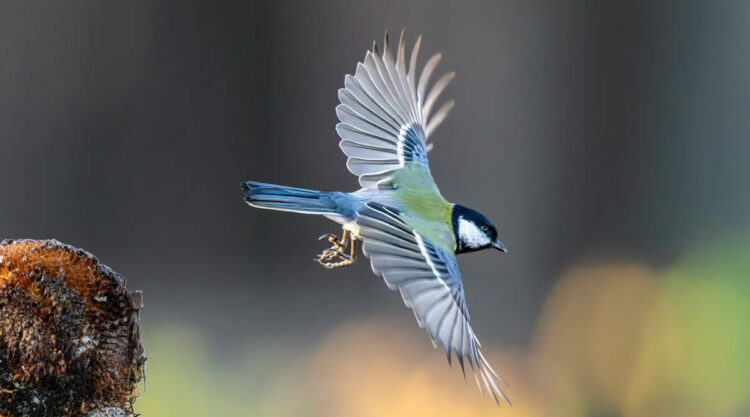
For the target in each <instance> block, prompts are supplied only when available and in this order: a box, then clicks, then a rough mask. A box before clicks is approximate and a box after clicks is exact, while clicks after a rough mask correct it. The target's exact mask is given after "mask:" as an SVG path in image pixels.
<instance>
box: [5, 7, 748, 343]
mask: <svg viewBox="0 0 750 417" xmlns="http://www.w3.org/2000/svg"><path fill="white" fill-rule="evenodd" d="M405 3H406V2H402V1H366V2H334V1H316V2H289V1H277V2H268V3H249V2H224V3H222V4H215V3H214V2H178V3H174V2H167V1H153V2H138V3H130V2H98V1H91V2H4V3H3V4H2V6H0V178H1V180H0V237H9V238H11V237H12V238H22V237H29V238H53V237H54V238H57V239H60V240H62V241H64V242H67V243H71V244H73V245H76V246H80V247H83V248H86V249H88V250H90V251H92V252H94V253H95V254H97V255H98V256H99V257H100V258H101V260H102V261H103V262H105V263H107V264H109V265H110V266H112V267H113V268H114V269H116V270H117V271H119V272H121V273H122V274H123V275H125V276H126V277H127V278H128V279H129V282H130V287H132V288H140V289H143V290H144V291H145V299H146V310H145V312H144V320H145V322H144V323H145V324H144V325H145V326H149V325H150V324H149V323H159V322H164V321H190V322H192V323H194V324H195V325H197V326H200V327H201V328H203V329H205V330H206V331H209V332H212V334H215V335H219V336H221V337H222V338H225V339H226V341H227V342H229V343H222V344H221V345H223V346H233V345H234V344H235V343H233V341H234V340H235V339H236V340H243V341H244V340H247V339H250V340H253V339H254V338H258V339H259V338H260V335H264V337H273V338H280V339H289V340H292V341H302V340H306V339H308V338H311V337H312V338H314V337H316V335H317V334H319V333H320V332H323V331H326V330H327V329H330V328H331V327H332V326H334V325H336V324H337V323H339V322H341V321H342V320H347V319H349V318H352V317H355V318H356V317H364V316H367V315H370V314H373V313H376V312H383V311H385V312H389V314H392V315H393V317H395V318H396V319H397V320H402V321H403V322H404V323H406V322H411V321H412V320H413V318H412V315H411V313H409V312H407V311H406V310H405V309H404V308H403V306H402V302H401V300H400V297H399V296H398V295H397V294H394V293H391V292H389V291H388V290H387V289H386V288H385V286H384V285H383V283H382V281H381V279H379V278H376V277H374V276H372V275H371V274H370V273H369V269H368V266H367V264H366V262H360V263H358V264H357V265H356V266H354V267H352V268H348V269H342V270H336V271H325V270H323V269H322V268H320V267H318V266H316V265H315V264H313V263H312V262H311V260H312V257H313V255H314V254H316V253H317V252H319V251H320V250H321V249H322V248H323V247H324V245H323V244H322V243H321V242H317V241H316V240H315V239H316V237H317V236H319V235H320V234H322V233H325V232H336V226H335V225H334V224H333V223H328V222H327V221H325V220H324V219H319V218H315V217H305V216H301V215H290V214H285V213H273V212H267V211H259V210H254V209H251V208H249V207H247V206H245V205H244V204H243V203H242V201H241V197H240V192H239V188H238V184H239V182H240V181H241V180H248V179H255V180H264V181H269V182H277V183H282V184H289V185H297V186H302V187H315V188H320V189H325V190H331V189H340V190H353V189H355V187H356V179H355V178H354V177H352V176H351V175H349V174H348V172H347V171H346V168H345V167H344V162H345V158H344V156H343V155H342V154H341V153H340V152H339V150H338V148H337V146H336V144H337V141H338V138H337V137H336V134H335V131H334V129H333V126H334V124H335V123H336V116H335V113H334V111H333V109H334V106H335V105H336V104H337V98H336V90H337V89H338V88H340V87H341V86H342V85H343V77H344V74H346V73H351V72H353V70H354V66H355V63H356V62H357V60H360V59H362V57H363V55H364V52H365V50H366V49H367V48H368V47H370V46H371V43H372V41H373V39H375V38H377V39H381V38H382V34H383V31H384V30H385V29H389V30H391V31H392V32H394V33H398V32H399V31H400V30H401V28H402V27H403V28H406V29H407V40H408V41H409V43H411V42H413V40H414V39H415V37H416V35H417V34H419V33H422V34H424V42H423V49H422V52H423V55H422V58H423V59H422V60H421V62H422V63H423V62H425V59H426V56H427V54H429V53H433V52H437V51H442V52H443V55H444V58H443V62H442V63H441V66H440V69H441V70H443V71H449V70H456V71H457V77H456V80H455V81H454V83H453V84H452V85H451V87H449V89H448V90H447V92H446V93H445V96H446V98H455V99H456V102H457V106H456V108H455V110H454V111H453V113H452V114H451V116H450V117H449V118H448V120H447V121H446V122H445V123H444V124H443V125H442V126H441V128H440V129H439V130H438V131H437V133H436V135H435V137H434V141H435V144H436V148H435V151H434V152H432V153H431V158H432V159H431V165H432V167H433V171H434V174H435V177H436V180H437V181H438V183H439V185H440V186H441V189H442V191H443V194H444V195H445V196H446V197H447V198H449V199H451V200H453V201H458V202H462V203H464V204H466V205H469V206H472V207H475V208H477V209H479V210H481V211H483V212H484V213H486V214H487V215H488V216H489V217H490V218H491V219H493V220H494V222H495V224H496V225H497V226H498V228H499V230H500V234H501V238H502V240H503V241H504V242H505V243H506V244H507V246H508V247H509V248H510V255H509V256H501V255H499V254H497V253H481V254H472V255H466V256H462V257H461V259H460V262H461V267H462V270H463V272H464V276H465V281H466V288H467V293H468V298H469V303H470V306H471V309H472V313H473V317H474V320H475V322H476V327H477V333H478V334H481V335H482V336H483V339H482V340H488V341H492V342H485V343H494V344H496V345H498V346H508V345H514V344H525V343H526V342H527V341H528V339H529V335H530V329H531V326H532V324H533V323H534V320H535V318H536V314H537V312H538V309H539V308H540V306H541V305H542V303H543V300H544V295H545V294H546V292H547V291H548V289H549V288H550V286H551V285H552V284H553V283H554V281H555V279H556V278H557V277H558V276H559V273H560V272H561V271H562V270H563V269H564V268H565V267H566V266H568V265H570V264H571V263H573V262H575V261H577V260H580V259H582V258H586V257H590V256H596V257H598V256H614V257H626V258H627V257H632V258H637V259H640V260H644V261H646V262H649V263H651V264H652V265H660V264H662V263H665V262H669V261H670V260H671V259H672V258H673V257H674V256H676V254H678V253H680V252H681V251H682V250H684V249H685V248H687V247H689V246H690V245H691V243H694V242H695V241H696V240H700V239H703V238H706V237H710V236H712V235H714V234H717V233H723V232H726V231H731V230H735V229H738V228H741V227H747V226H748V225H750V221H749V215H748V213H750V193H748V191H747V181H748V174H749V172H748V168H747V162H746V160H747V156H748V155H749V154H750V153H749V152H748V151H750V145H748V139H749V138H750V122H748V120H749V118H748V108H749V107H750V91H749V86H750V83H749V82H748V81H750V49H748V47H749V46H750V44H749V42H748V41H749V40H750V25H748V22H750V6H749V4H748V3H745V2H720V3H719V2H705V3H699V2H677V1H675V2H622V3H611V2H595V1H564V2H557V1H550V2H538V1H500V2H496V1H486V2H450V1H441V2H427V1H418V2H409V3H407V4H405Z"/></svg>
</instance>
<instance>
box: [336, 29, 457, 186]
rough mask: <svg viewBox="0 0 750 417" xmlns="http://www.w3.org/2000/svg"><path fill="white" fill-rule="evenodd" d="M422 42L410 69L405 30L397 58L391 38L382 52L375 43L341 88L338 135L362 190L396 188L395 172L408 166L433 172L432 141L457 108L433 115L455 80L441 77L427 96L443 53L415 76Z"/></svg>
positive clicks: (414, 51) (417, 45)
mask: <svg viewBox="0 0 750 417" xmlns="http://www.w3.org/2000/svg"><path fill="white" fill-rule="evenodd" d="M421 42H422V37H421V36H420V37H419V38H418V39H417V42H416V43H415V45H414V48H413V50H412V53H411V56H410V60H409V66H408V68H407V65H406V46H405V43H406V41H405V36H404V32H403V31H402V32H401V36H400V38H399V41H398V46H397V49H396V53H395V56H394V55H393V54H392V51H391V45H390V43H391V42H390V38H389V36H388V34H386V36H385V42H384V49H383V50H382V51H381V49H380V48H379V47H378V45H377V44H374V45H373V48H372V50H370V51H367V53H366V54H365V58H364V59H363V60H362V62H360V63H357V66H356V69H355V72H354V75H347V76H346V77H345V78H344V88H343V89H341V90H339V101H340V103H341V104H340V105H339V106H338V107H336V115H337V116H338V118H339V120H340V122H341V123H339V124H338V125H337V126H336V132H337V133H338V134H339V137H340V138H341V144H340V147H341V149H342V151H343V152H344V154H345V155H346V156H347V157H348V158H349V159H348V161H347V167H348V168H349V171H351V172H352V173H353V174H355V175H357V176H359V182H360V185H362V187H365V188H370V189H384V188H387V187H389V186H390V187H392V181H389V179H390V178H391V176H392V174H393V173H394V172H395V171H396V170H398V169H400V168H403V166H404V164H406V163H408V162H415V163H419V164H422V165H423V166H424V167H426V168H427V169H428V171H429V162H428V159H427V151H428V149H430V147H428V144H427V139H428V137H429V136H430V135H431V134H432V132H434V131H435V129H436V128H437V126H438V125H439V124H440V123H441V122H442V121H443V120H445V118H446V116H447V115H448V113H449V112H450V110H451V109H452V108H453V105H452V104H450V105H444V106H442V107H441V108H440V110H439V111H438V112H437V114H436V115H435V117H432V118H430V113H431V110H432V107H433V106H434V105H435V103H436V101H437V100H438V98H439V96H440V93H441V92H442V91H443V90H444V89H445V87H446V86H447V85H448V84H449V83H450V81H451V80H452V79H453V73H449V74H446V75H444V76H443V77H441V78H440V80H438V81H437V82H436V83H435V85H434V86H433V87H432V89H431V90H430V91H429V92H428V88H427V87H428V84H429V80H430V76H431V75H432V73H433V72H434V70H435V68H436V66H437V64H438V61H439V60H440V54H436V55H434V56H433V57H432V58H430V60H429V61H428V62H427V64H426V65H425V66H424V69H423V70H422V73H421V75H420V77H419V81H417V80H416V78H415V72H416V66H417V57H418V52H419V47H420V45H421ZM373 148H377V149H373ZM384 149H386V150H391V151H392V152H387V151H384ZM394 156H395V157H394ZM372 161H375V162H372ZM385 161H388V163H385Z"/></svg>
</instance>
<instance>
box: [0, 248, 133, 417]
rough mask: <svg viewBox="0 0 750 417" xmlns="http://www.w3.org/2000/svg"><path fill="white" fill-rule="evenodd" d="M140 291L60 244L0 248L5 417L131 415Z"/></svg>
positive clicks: (0, 388) (0, 378) (0, 374)
mask: <svg viewBox="0 0 750 417" xmlns="http://www.w3.org/2000/svg"><path fill="white" fill-rule="evenodd" d="M141 307H142V298H141V293H140V292H139V291H136V292H130V291H128V290H127V289H126V288H125V280H124V279H123V278H122V277H121V276H120V275H119V274H117V273H116V272H114V271H112V270H111V269H110V268H108V267H107V266H105V265H102V264H100V263H99V261H98V260H97V259H96V258H95V257H94V256H93V255H91V254H90V253H88V252H86V251H83V250H81V249H76V248H73V247H71V246H68V245H65V244H62V243H60V242H57V241H55V240H46V241H35V240H17V241H11V240H5V241H3V242H2V243H0V416H7V417H12V416H13V417H15V416H28V417H37V416H55V417H56V416H71V417H79V416H86V415H94V414H95V413H96V412H101V411H102V410H111V409H113V408H115V409H121V410H123V413H124V414H132V413H133V406H132V404H133V400H134V398H135V397H136V395H137V393H138V382H139V381H140V380H141V378H142V376H143V367H144V363H145V356H144V354H143V346H142V345H141V342H140V331H139V311H140V309H141Z"/></svg>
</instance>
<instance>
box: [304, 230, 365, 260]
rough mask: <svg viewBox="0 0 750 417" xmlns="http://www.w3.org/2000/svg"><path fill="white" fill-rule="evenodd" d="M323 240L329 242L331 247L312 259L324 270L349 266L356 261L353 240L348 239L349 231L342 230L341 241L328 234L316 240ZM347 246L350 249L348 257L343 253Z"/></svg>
mask: <svg viewBox="0 0 750 417" xmlns="http://www.w3.org/2000/svg"><path fill="white" fill-rule="evenodd" d="M323 238H328V241H329V242H331V245H332V246H331V247H330V248H328V249H326V250H324V251H323V252H322V253H321V254H320V255H318V256H317V257H316V258H315V259H314V260H315V262H317V263H319V264H321V265H323V267H325V268H328V269H333V268H341V267H343V266H349V265H351V264H353V263H354V262H355V261H356V256H355V243H354V242H355V240H354V239H349V231H347V230H344V234H343V235H342V236H341V239H339V238H338V237H337V236H336V235H334V234H330V233H328V234H325V235H323V236H321V237H320V238H318V239H319V240H320V239H323ZM347 246H349V247H350V254H348V255H347V254H346V253H345V252H346V249H347Z"/></svg>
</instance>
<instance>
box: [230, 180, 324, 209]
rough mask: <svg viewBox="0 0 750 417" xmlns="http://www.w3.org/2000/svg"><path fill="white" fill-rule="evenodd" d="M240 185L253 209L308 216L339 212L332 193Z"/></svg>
mask: <svg viewBox="0 0 750 417" xmlns="http://www.w3.org/2000/svg"><path fill="white" fill-rule="evenodd" d="M240 185H241V186H242V189H243V190H245V202H246V203H247V204H249V205H251V206H253V207H258V208H264V209H271V210H282V211H293V212H295V213H307V214H333V213H336V212H337V206H336V203H335V202H334V201H333V199H331V193H327V192H323V191H315V190H306V189H304V188H294V187H286V186H283V185H274V184H265V183H262V182H255V181H246V182H243V183H242V184H240Z"/></svg>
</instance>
